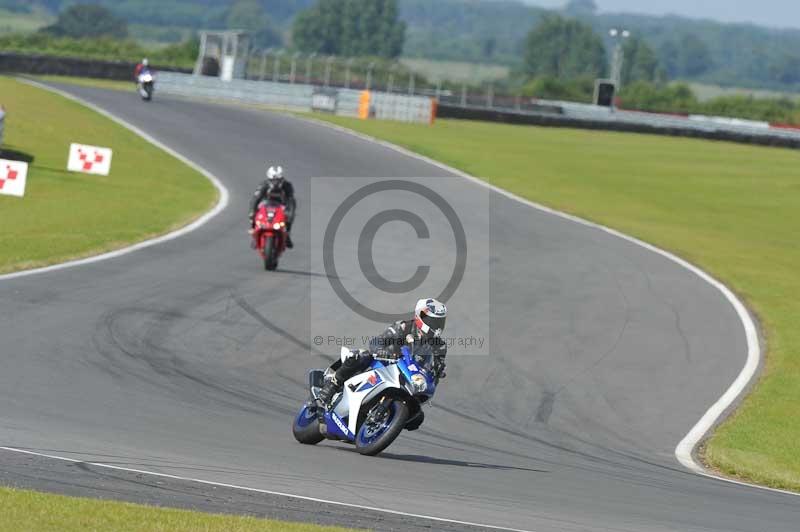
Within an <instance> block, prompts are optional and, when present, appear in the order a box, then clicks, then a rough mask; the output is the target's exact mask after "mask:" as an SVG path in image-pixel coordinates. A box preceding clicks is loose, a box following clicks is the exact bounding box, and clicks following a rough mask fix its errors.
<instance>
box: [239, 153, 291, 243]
mask: <svg viewBox="0 0 800 532" xmlns="http://www.w3.org/2000/svg"><path fill="white" fill-rule="evenodd" d="M266 200H274V201H277V202H278V203H280V204H281V205H283V206H284V207H285V208H286V247H288V248H290V249H291V248H293V247H294V243H293V242H292V222H294V215H295V211H296V208H297V200H295V198H294V187H293V186H292V184H291V183H290V182H289V181H287V180H286V179H284V178H283V168H282V167H280V166H270V167H269V169H268V170H267V180H266V181H264V182H262V183H261V184H260V185H259V186H258V188H257V189H256V192H255V194H254V195H253V200H252V201H251V202H250V214H249V215H248V218H249V220H250V229H251V231H252V229H253V228H254V224H255V216H256V210H257V209H258V204H259V203H261V202H262V201H266Z"/></svg>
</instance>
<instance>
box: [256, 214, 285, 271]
mask: <svg viewBox="0 0 800 532" xmlns="http://www.w3.org/2000/svg"><path fill="white" fill-rule="evenodd" d="M251 234H252V235H253V244H254V247H255V248H256V250H257V251H258V253H259V255H261V257H262V258H263V259H264V269H265V270H269V271H273V270H275V269H276V268H277V267H278V258H280V256H281V255H282V254H283V252H284V251H286V236H287V235H286V209H285V208H284V206H283V205H281V204H280V203H277V202H262V203H261V204H260V205H259V206H258V210H257V211H256V217H255V227H254V228H253V231H252V233H251Z"/></svg>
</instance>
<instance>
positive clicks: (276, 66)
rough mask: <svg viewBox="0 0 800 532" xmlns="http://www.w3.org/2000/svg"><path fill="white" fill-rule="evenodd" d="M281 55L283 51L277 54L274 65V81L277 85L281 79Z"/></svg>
mask: <svg viewBox="0 0 800 532" xmlns="http://www.w3.org/2000/svg"><path fill="white" fill-rule="evenodd" d="M281 55H283V50H278V51H277V52H275V61H274V62H273V63H272V81H274V82H276V83H277V82H278V80H280V77H281Z"/></svg>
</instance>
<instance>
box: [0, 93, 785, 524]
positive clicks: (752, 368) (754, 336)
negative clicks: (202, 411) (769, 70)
mask: <svg viewBox="0 0 800 532" xmlns="http://www.w3.org/2000/svg"><path fill="white" fill-rule="evenodd" d="M17 79H18V80H19V81H20V82H22V83H26V84H29V85H31V86H35V87H38V88H41V89H44V90H48V91H50V92H53V93H56V94H59V95H61V96H63V97H65V98H67V99H70V100H73V101H75V102H78V103H80V104H82V105H84V106H86V107H88V108H90V109H92V110H94V111H96V112H98V113H100V114H102V115H104V116H106V117H107V118H109V119H111V120H112V121H114V122H116V123H118V124H119V125H121V126H123V127H125V128H127V129H129V130H130V131H133V132H134V133H136V134H137V135H139V136H141V137H142V138H144V139H145V140H147V141H148V142H150V143H151V144H153V145H155V146H157V147H159V148H161V149H163V150H164V151H166V152H167V153H169V154H170V155H172V156H173V157H175V158H177V159H178V160H180V161H181V162H184V163H185V164H187V165H189V166H190V167H192V168H193V169H195V170H197V171H198V172H200V173H201V174H203V175H204V176H205V177H206V178H208V179H209V180H210V181H211V182H212V183H213V184H214V186H215V187H216V188H217V190H218V191H219V193H220V199H219V202H218V203H217V205H216V206H215V207H214V209H213V210H211V211H209V212H208V213H206V214H205V215H203V216H202V217H201V218H199V219H197V220H195V221H194V222H193V223H191V224H189V225H188V226H186V227H184V228H182V229H179V230H177V231H174V232H172V233H168V234H166V235H162V236H160V237H157V238H154V239H151V240H146V241H143V242H139V243H138V244H134V245H133V246H130V247H127V248H123V249H119V250H116V251H112V252H109V253H104V254H102V255H96V256H94V257H88V258H85V259H79V260H75V261H69V262H65V263H62V264H56V265H53V266H47V267H44V268H37V269H33V270H25V271H21V272H16V273H12V274H5V275H0V281H2V280H7V279H13V278H17V277H24V276H28V275H34V274H37V273H45V272H49V271H55V270H60V269H64V268H69V267H73V266H80V265H83V264H90V263H93V262H98V261H101V260H106V259H111V258H116V257H119V256H122V255H126V254H127V253H130V252H133V251H136V250H138V249H142V248H145V247H149V246H152V245H156V244H160V243H162V242H165V241H168V240H172V239H174V238H177V237H179V236H183V235H184V234H186V233H189V232H191V231H193V230H195V229H197V228H199V227H200V226H202V225H204V224H205V223H207V222H208V221H209V220H210V219H211V218H213V217H214V216H216V215H217V214H218V213H219V212H221V211H222V210H223V209H224V208H225V207H226V206H227V205H228V201H229V194H228V189H227V188H225V186H224V185H223V184H222V182H221V181H220V180H219V179H218V178H217V177H216V176H214V175H213V174H212V173H210V172H208V171H207V170H205V169H204V168H202V167H200V166H199V165H197V164H196V163H194V162H192V161H191V160H189V159H188V158H186V157H184V156H183V155H181V154H180V153H178V152H176V151H174V150H173V149H171V148H169V147H168V146H166V145H165V144H163V143H161V142H160V141H158V140H156V139H155V138H153V137H151V136H150V135H148V134H147V133H145V132H144V131H142V130H140V129H139V128H137V127H136V126H133V125H132V124H129V123H127V122H125V121H124V120H122V119H120V118H118V117H117V116H115V115H113V114H112V113H109V112H107V111H105V110H104V109H101V108H100V107H98V106H96V105H94V104H91V103H89V102H87V101H86V100H83V99H82V98H79V97H77V96H74V95H72V94H69V93H67V92H65V91H62V90H60V89H56V88H53V87H49V86H47V85H43V84H41V83H38V82H36V81H32V80H28V79H24V78H17ZM290 116H292V117H294V118H295V119H297V120H301V121H306V122H310V123H314V124H316V125H319V126H323V127H327V128H329V129H333V130H336V131H338V132H340V133H345V134H347V135H351V136H353V137H356V138H360V139H361V140H364V141H368V142H372V143H375V144H378V145H381V146H384V147H385V148H388V149H391V150H393V151H395V152H398V153H400V154H402V155H405V156H408V157H411V158H414V159H417V160H419V161H422V162H425V163H427V164H430V165H432V166H435V167H437V168H440V169H442V170H445V171H447V172H449V173H452V174H454V175H458V176H460V177H463V178H465V179H468V180H470V181H472V182H473V183H475V184H477V185H480V186H483V187H486V188H489V189H490V190H492V191H494V192H497V193H498V194H502V195H503V196H505V197H507V198H510V199H512V200H515V201H517V202H519V203H522V204H524V205H527V206H529V207H532V208H534V209H537V210H540V211H542V212H546V213H549V214H552V215H554V216H558V217H561V218H564V219H567V220H570V221H573V222H575V223H578V224H581V225H584V226H587V227H592V228H595V229H598V230H601V231H604V232H606V233H608V234H611V235H614V236H616V237H618V238H621V239H623V240H626V241H628V242H631V243H633V244H636V245H639V246H641V247H643V248H645V249H648V250H650V251H652V252H654V253H657V254H659V255H661V256H663V257H665V258H667V259H669V260H671V261H673V262H675V263H677V264H679V265H680V266H683V267H684V268H686V269H687V270H689V271H691V272H692V273H694V274H696V275H697V276H699V277H700V278H701V279H703V280H704V281H706V282H708V283H709V284H711V285H712V286H714V287H715V288H717V289H718V290H719V291H720V292H721V293H722V294H723V296H725V298H726V299H727V300H728V301H729V302H730V303H731V305H732V306H733V307H734V310H735V311H736V313H737V314H738V316H739V319H740V320H741V322H742V325H743V327H744V329H745V336H746V339H747V345H748V351H747V361H746V362H745V366H744V367H743V368H742V371H741V372H740V373H739V375H738V376H737V378H736V380H734V382H733V383H732V384H731V386H730V387H729V388H728V390H726V391H725V393H724V394H723V395H722V396H721V397H720V398H719V399H718V400H717V402H716V403H714V404H713V405H712V406H711V407H710V408H709V409H708V410H707V411H706V413H705V414H704V415H703V417H702V418H700V421H698V422H697V424H695V426H694V427H692V429H691V430H690V431H689V433H688V434H687V435H686V436H685V437H684V438H683V439H682V440H681V441H680V442H679V443H678V446H677V447H676V448H675V457H676V458H677V460H678V461H679V462H680V463H681V465H683V466H684V467H686V468H687V469H689V470H691V471H693V472H694V473H697V474H699V475H703V476H706V477H710V478H713V479H717V480H721V481H724V482H729V483H732V484H737V485H741V486H747V487H751V488H757V489H761V490H766V491H771V492H776V493H782V494H787V495H795V496H798V495H800V494H798V493H795V492H791V491H786V490H781V489H775V488H769V487H766V486H759V485H758V484H752V483H749V482H743V481H739V480H735V479H731V478H727V477H724V476H720V475H716V474H714V473H712V472H710V471H709V470H707V469H706V468H705V467H704V466H703V465H702V464H700V463H698V462H697V461H696V460H695V459H694V449H695V447H696V446H697V445H698V444H699V443H700V441H701V440H702V439H703V438H704V437H705V436H706V434H707V433H708V431H709V430H710V429H711V428H712V427H713V426H714V424H715V423H716V422H717V421H719V419H720V417H721V416H722V415H723V414H724V412H725V410H726V409H727V408H728V407H730V406H731V404H733V402H734V401H736V399H737V398H738V397H739V396H740V395H741V393H742V392H743V391H744V390H745V389H746V388H747V386H748V384H749V383H750V381H751V380H752V378H753V376H754V375H755V374H756V372H757V371H758V366H759V364H760V361H761V346H760V344H759V339H758V329H757V327H756V325H755V323H754V322H753V320H752V318H751V317H750V314H749V313H748V311H747V309H746V307H745V306H744V304H743V303H742V302H741V301H740V300H739V298H738V297H736V295H735V294H734V293H733V292H732V291H731V290H730V289H729V288H728V287H727V286H725V285H724V284H723V283H721V282H720V281H718V280H716V279H715V278H714V277H712V276H711V275H710V274H708V273H706V272H705V271H703V270H702V269H700V268H699V267H697V266H695V265H693V264H691V263H690V262H688V261H686V260H684V259H682V258H680V257H678V256H677V255H674V254H673V253H670V252H669V251H666V250H663V249H661V248H658V247H656V246H654V245H652V244H649V243H647V242H644V241H642V240H639V239H638V238H635V237H632V236H629V235H626V234H624V233H621V232H619V231H617V230H615V229H611V228H610V227H606V226H604V225H601V224H598V223H595V222H591V221H589V220H585V219H583V218H579V217H577V216H574V215H571V214H567V213H564V212H561V211H557V210H555V209H552V208H550V207H546V206H544V205H542V204H539V203H536V202H533V201H530V200H528V199H525V198H522V197H520V196H517V195H516V194H513V193H511V192H509V191H507V190H504V189H502V188H499V187H497V186H495V185H492V184H490V183H488V182H486V181H483V180H481V179H478V178H476V177H474V176H472V175H470V174H467V173H466V172H462V171H461V170H458V169H456V168H453V167H451V166H448V165H446V164H444V163H441V162H439V161H436V160H434V159H431V158H430V157H426V156H424V155H420V154H418V153H415V152H413V151H411V150H408V149H406V148H403V147H400V146H398V145H396V144H393V143H391V142H387V141H384V140H381V139H378V138H376V137H372V136H370V135H365V134H363V133H358V132H356V131H353V130H351V129H347V128H345V127H342V126H338V125H335V124H331V123H329V122H324V121H322V120H317V119H315V118H311V117H299V116H297V115H290ZM0 449H6V450H10V451H11V450H13V451H18V452H28V453H30V452H29V451H22V450H19V449H12V448H7V447H0ZM30 454H35V453H30ZM42 456H46V455H42ZM50 458H55V459H63V460H70V459H68V458H61V457H54V456H53V457H50ZM95 465H100V464H95ZM106 467H110V468H113V467H114V466H106ZM140 473H148V472H146V471H140ZM150 474H153V475H160V473H150ZM187 480H189V479H187ZM197 482H202V483H206V484H214V483H212V482H208V481H202V480H197ZM217 485H221V484H217ZM241 489H251V488H241ZM256 491H257V490H256ZM275 494H277V492H276V493H275ZM284 495H285V496H290V497H296V498H301V499H302V498H304V497H302V496H297V495H289V494H284ZM309 500H313V499H309ZM330 504H343V505H346V503H335V502H332V501H331V502H330ZM352 506H355V507H360V506H357V505H352ZM362 508H366V507H362ZM374 510H376V511H385V512H390V513H400V512H394V511H391V510H380V509H374ZM408 515H411V514H408ZM420 517H424V516H420ZM431 519H438V518H431ZM440 520H441V519H440ZM444 521H447V520H444ZM448 522H454V523H458V522H457V521H448ZM462 524H468V523H462ZM479 526H486V525H479ZM489 528H496V527H489ZM502 530H514V529H502ZM515 532H526V531H515Z"/></svg>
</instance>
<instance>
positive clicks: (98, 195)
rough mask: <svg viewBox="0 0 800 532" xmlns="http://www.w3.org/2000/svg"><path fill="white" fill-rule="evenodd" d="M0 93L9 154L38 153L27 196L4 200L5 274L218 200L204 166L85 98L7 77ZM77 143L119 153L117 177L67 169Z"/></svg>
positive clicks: (0, 253) (179, 222)
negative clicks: (174, 154)
mask: <svg viewBox="0 0 800 532" xmlns="http://www.w3.org/2000/svg"><path fill="white" fill-rule="evenodd" d="M131 97H132V98H135V97H136V96H135V95H134V94H131ZM0 99H2V102H1V103H2V104H3V105H5V108H6V112H7V115H6V133H5V139H4V141H5V143H4V144H3V150H4V151H9V150H12V151H15V152H20V153H24V154H28V155H30V156H32V157H34V160H33V162H32V164H31V166H30V168H29V173H28V183H27V190H26V194H25V197H24V198H17V197H12V196H0V221H2V224H0V227H2V228H1V229H0V272H9V271H14V270H20V269H27V268H33V267H38V266H44V265H48V264H53V263H57V262H62V261H64V260H68V259H73V258H78V257H85V256H88V255H94V254H97V253H100V252H104V251H109V250H112V249H117V248H120V247H124V246H126V245H128V244H131V243H133V242H137V241H141V240H144V239H146V238H149V237H153V236H155V235H160V234H163V233H166V232H168V231H170V230H172V229H176V228H178V227H181V226H183V225H186V224H188V223H189V222H191V221H192V220H193V219H195V218H197V217H198V216H199V215H201V214H202V213H203V212H205V211H207V210H208V209H209V208H211V206H212V205H213V204H214V203H215V202H216V201H217V192H216V190H215V188H214V187H213V186H212V185H211V183H209V181H208V180H207V179H205V178H204V177H203V176H201V175H200V174H199V173H198V172H196V171H195V170H192V169H191V168H189V167H188V166H186V165H185V164H183V163H181V162H180V161H178V160H177V159H175V158H174V157H172V156H171V155H168V154H167V153H165V152H163V151H161V150H159V149H158V148H156V147H154V146H153V145H151V144H149V143H147V142H146V141H144V140H143V139H141V138H140V137H138V136H137V135H135V134H133V133H131V132H130V131H128V130H127V129H124V128H122V127H120V126H118V125H117V124H115V123H113V122H112V121H111V120H109V119H107V118H105V117H103V116H101V115H99V114H97V113H95V112H94V111H91V110H89V109H87V108H85V107H83V106H82V105H80V104H78V103H75V102H72V101H70V100H67V99H65V98H62V97H61V96H57V95H54V94H51V93H49V92H47V91H44V90H41V89H37V88H33V87H30V86H28V85H24V84H22V83H20V82H18V81H15V80H12V79H9V78H2V77H0ZM70 142H80V143H84V144H93V145H97V146H106V147H110V148H112V149H114V156H113V160H112V167H111V174H110V175H109V176H108V177H103V176H96V175H87V174H78V173H70V172H67V171H66V165H67V155H68V151H69V144H70Z"/></svg>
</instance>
